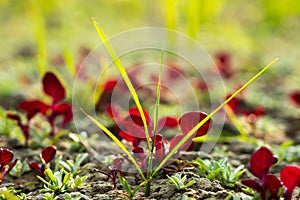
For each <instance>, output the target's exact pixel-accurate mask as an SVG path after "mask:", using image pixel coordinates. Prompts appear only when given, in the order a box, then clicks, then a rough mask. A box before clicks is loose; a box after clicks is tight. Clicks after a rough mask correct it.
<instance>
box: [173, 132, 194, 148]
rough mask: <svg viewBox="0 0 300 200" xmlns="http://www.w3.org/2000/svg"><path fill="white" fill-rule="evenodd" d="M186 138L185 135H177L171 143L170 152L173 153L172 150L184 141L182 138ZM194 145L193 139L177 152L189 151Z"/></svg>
mask: <svg viewBox="0 0 300 200" xmlns="http://www.w3.org/2000/svg"><path fill="white" fill-rule="evenodd" d="M184 136H185V135H183V134H180V135H176V136H175V137H173V138H172V140H171V141H170V151H172V149H174V147H175V146H176V145H177V144H178V143H179V142H180V140H182V138H183V137H184ZM192 143H193V141H192V138H190V139H189V140H187V141H186V142H185V143H184V144H183V145H182V146H181V147H180V148H179V149H178V151H177V152H180V151H183V150H187V149H188V148H189V147H190V146H191V145H192Z"/></svg>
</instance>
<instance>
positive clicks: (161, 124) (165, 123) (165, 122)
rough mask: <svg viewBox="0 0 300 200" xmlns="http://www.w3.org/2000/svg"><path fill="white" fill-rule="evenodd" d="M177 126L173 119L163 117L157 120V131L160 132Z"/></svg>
mask: <svg viewBox="0 0 300 200" xmlns="http://www.w3.org/2000/svg"><path fill="white" fill-rule="evenodd" d="M176 126H178V120H177V119H176V118H175V117H163V118H160V119H159V120H158V123H157V129H158V130H161V129H163V128H165V127H167V128H174V127H176Z"/></svg>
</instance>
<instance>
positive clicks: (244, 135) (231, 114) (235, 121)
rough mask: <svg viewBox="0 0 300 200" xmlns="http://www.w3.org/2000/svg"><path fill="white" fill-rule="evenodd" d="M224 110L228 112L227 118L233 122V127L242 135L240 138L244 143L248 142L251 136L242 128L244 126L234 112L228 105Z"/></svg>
mask: <svg viewBox="0 0 300 200" xmlns="http://www.w3.org/2000/svg"><path fill="white" fill-rule="evenodd" d="M224 109H225V111H226V114H227V116H228V117H229V119H230V120H231V122H232V123H233V125H234V126H235V128H236V129H237V130H238V131H239V132H240V134H241V136H240V138H241V139H242V140H243V141H246V140H247V139H248V138H249V135H248V133H247V132H246V130H245V129H244V127H243V126H242V124H241V123H240V122H239V120H238V119H237V117H236V115H235V114H234V112H233V111H232V109H231V108H230V107H229V106H228V105H226V106H225V107H224Z"/></svg>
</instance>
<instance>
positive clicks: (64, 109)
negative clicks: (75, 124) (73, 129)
mask: <svg viewBox="0 0 300 200" xmlns="http://www.w3.org/2000/svg"><path fill="white" fill-rule="evenodd" d="M59 115H62V116H63V121H62V126H63V125H65V124H67V123H69V122H70V121H71V120H72V119H73V111H72V107H71V105H70V104H69V103H61V104H58V105H55V106H54V107H53V108H52V116H51V117H52V118H53V119H54V118H56V117H57V116H59Z"/></svg>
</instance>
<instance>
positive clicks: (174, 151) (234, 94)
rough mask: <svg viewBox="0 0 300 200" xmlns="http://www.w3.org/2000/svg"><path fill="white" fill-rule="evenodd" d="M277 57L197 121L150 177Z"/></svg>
mask: <svg viewBox="0 0 300 200" xmlns="http://www.w3.org/2000/svg"><path fill="white" fill-rule="evenodd" d="M278 59H279V58H276V59H274V60H273V61H272V62H271V63H270V64H268V65H267V66H265V67H264V68H263V69H262V70H261V71H259V72H258V73H257V74H256V75H255V76H253V77H252V78H251V79H250V80H249V81H248V82H246V83H245V84H244V85H243V86H242V87H240V88H239V89H238V90H237V91H236V92H234V93H233V94H232V95H231V96H230V97H229V98H228V99H227V100H226V101H224V102H223V103H222V104H221V105H220V106H218V107H217V108H216V109H214V110H213V111H212V112H211V113H210V114H209V115H207V116H206V117H205V118H204V119H203V120H202V121H201V122H199V123H198V124H197V125H196V126H195V127H194V128H193V129H192V130H190V132H188V133H187V134H186V135H185V137H183V138H182V140H180V141H179V142H178V144H177V145H176V146H175V147H174V148H173V149H172V151H170V152H169V154H168V155H167V156H166V157H165V158H164V159H163V161H162V162H161V163H160V164H159V166H158V167H157V168H156V169H155V171H154V172H153V174H152V177H153V176H154V175H155V174H157V173H158V171H159V170H160V169H161V168H162V167H163V166H164V165H165V164H166V163H167V162H168V161H169V160H170V159H171V158H172V156H173V155H174V154H175V153H176V152H177V151H178V149H179V148H180V147H181V146H182V145H183V144H184V143H185V142H186V141H187V140H189V139H190V138H191V137H192V135H193V134H194V133H195V132H196V131H197V130H198V129H199V128H200V127H201V126H203V124H205V123H206V122H207V121H208V120H209V119H210V118H212V116H214V115H215V114H216V113H217V112H219V111H220V110H221V109H222V108H223V107H224V106H225V105H226V104H227V103H228V102H229V101H231V100H232V99H233V98H234V97H235V96H236V95H238V94H239V93H241V92H242V91H243V90H244V89H245V88H246V87H248V86H249V85H250V84H251V83H252V82H253V81H255V80H256V79H257V78H258V77H259V76H261V75H262V74H263V73H264V72H265V71H266V70H267V69H269V68H270V67H271V66H272V65H273V64H274V63H276V62H277V61H278Z"/></svg>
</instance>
